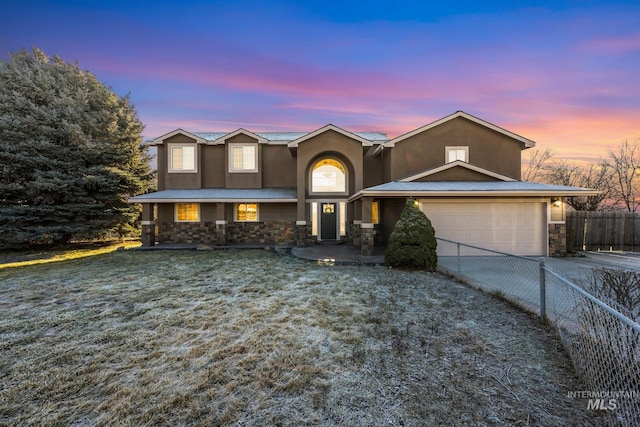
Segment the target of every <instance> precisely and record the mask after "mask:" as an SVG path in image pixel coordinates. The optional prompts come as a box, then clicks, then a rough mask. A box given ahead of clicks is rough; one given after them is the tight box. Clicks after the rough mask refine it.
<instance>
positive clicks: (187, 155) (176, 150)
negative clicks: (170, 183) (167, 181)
mask: <svg viewBox="0 0 640 427" xmlns="http://www.w3.org/2000/svg"><path fill="white" fill-rule="evenodd" d="M196 171H197V170H196V147H195V145H174V144H170V145H169V172H196Z"/></svg>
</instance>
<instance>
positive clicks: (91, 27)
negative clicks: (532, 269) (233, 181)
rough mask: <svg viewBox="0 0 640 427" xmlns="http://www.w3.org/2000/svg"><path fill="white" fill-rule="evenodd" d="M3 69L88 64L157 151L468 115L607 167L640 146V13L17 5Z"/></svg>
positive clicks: (546, 7)
mask: <svg viewBox="0 0 640 427" xmlns="http://www.w3.org/2000/svg"><path fill="white" fill-rule="evenodd" d="M0 10H1V11H2V26H0V58H2V59H3V60H6V59H8V57H9V54H10V53H11V52H15V51H17V50H19V49H21V48H27V49H29V48H31V47H33V46H35V47H38V48H40V49H42V50H44V51H45V53H47V54H49V55H53V54H57V55H58V56H60V57H62V58H63V59H64V60H67V61H77V62H78V64H79V66H80V68H82V69H87V70H89V71H91V72H93V73H94V74H95V75H96V76H97V78H98V79H99V80H101V81H102V82H104V83H105V84H107V85H109V86H111V87H112V88H113V89H114V90H115V91H116V92H117V93H119V94H121V95H124V94H127V93H130V94H131V100H132V102H133V103H134V104H135V106H136V109H137V111H138V113H139V116H140V118H141V120H142V121H143V122H144V123H145V125H146V129H145V132H144V134H145V138H153V137H156V136H160V135H162V134H164V133H166V132H169V131H171V130H174V129H176V128H178V127H180V128H184V129H186V130H190V131H232V130H235V129H237V128H239V127H244V128H246V129H248V130H252V131H282V130H290V131H313V130H315V129H317V128H319V127H321V126H323V125H326V124H328V123H332V124H335V125H337V126H340V127H343V128H345V129H348V130H352V131H383V132H387V133H388V135H389V136H390V137H393V136H397V135H400V134H403V133H405V132H408V131H411V130H413V129H415V128H417V127H420V126H422V125H425V124H427V123H429V122H432V121H434V120H437V119H439V118H441V117H444V116H447V115H449V114H451V113H453V112H455V111H457V110H463V111H465V112H467V113H469V114H472V115H475V116H477V117H479V118H481V119H484V120H487V121H489V122H491V123H494V124H496V125H498V126H501V127H503V128H506V129H508V130H510V131H512V132H515V133H518V134H520V135H522V136H525V137H527V138H529V139H532V140H534V141H536V143H537V147H538V148H541V149H545V148H551V149H552V150H553V151H554V152H555V153H556V157H559V158H566V159H575V160H581V159H597V158H598V157H600V156H606V154H607V150H608V149H609V148H613V147H615V146H617V145H618V144H620V143H621V142H623V141H624V140H629V141H634V140H637V139H640V2H638V1H637V0H634V1H616V0H607V1H590V0H574V1H567V0H556V1H517V0H514V1H503V2H500V1H491V0H489V1H457V2H429V1H404V0H395V1H388V2H387V1H375V0H372V1H360V0H358V1H348V0H342V1H334V0H312V1H294V0H286V1H278V0H275V1H266V0H264V1H263V0H229V1H194V2H189V1H186V0H185V1H180V2H177V1H158V2H156V1H121V0H111V1H91V0H88V1H82V0H77V1H66V2H61V1H32V0H24V1H15V0H8V1H7V0H5V1H4V2H3V3H2V6H1V9H0Z"/></svg>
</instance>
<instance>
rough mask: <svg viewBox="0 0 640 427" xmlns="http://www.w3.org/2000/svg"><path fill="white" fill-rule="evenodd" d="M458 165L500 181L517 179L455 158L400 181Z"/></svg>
mask: <svg viewBox="0 0 640 427" xmlns="http://www.w3.org/2000/svg"><path fill="white" fill-rule="evenodd" d="M457 167H462V168H466V169H469V170H472V171H474V172H478V173H481V174H482V175H486V176H490V177H491V178H495V179H497V180H499V181H516V179H513V178H511V177H509V176H506V175H502V174H499V173H497V172H493V171H490V170H487V169H483V168H481V167H479V166H475V165H472V164H471V163H467V162H463V161H462V160H455V161H453V162H450V163H446V164H444V165H442V166H438V167H435V168H432V169H427V170H426V171H423V172H420V173H418V174H415V175H411V176H408V177H406V178H403V179H401V180H400V182H412V181H415V180H416V179H420V178H424V177H425V176H430V175H435V174H437V173H439V172H442V171H445V170H448V169H452V168H457Z"/></svg>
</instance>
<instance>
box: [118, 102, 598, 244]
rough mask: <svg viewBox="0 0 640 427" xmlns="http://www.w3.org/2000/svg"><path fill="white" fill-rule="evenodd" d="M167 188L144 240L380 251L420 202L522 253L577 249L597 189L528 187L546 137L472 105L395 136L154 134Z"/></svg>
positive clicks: (146, 215)
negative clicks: (582, 202)
mask: <svg viewBox="0 0 640 427" xmlns="http://www.w3.org/2000/svg"><path fill="white" fill-rule="evenodd" d="M152 144H153V145H155V146H157V149H158V155H157V158H158V191H157V192H155V193H150V194H145V195H141V196H137V197H132V198H131V199H130V200H129V201H130V202H131V203H141V204H142V206H143V221H142V231H143V233H142V241H143V244H144V245H154V244H155V243H156V242H160V243H168V242H172V243H205V244H215V245H227V244H235V243H255V244H265V245H266V244H270V245H297V246H305V245H310V244H314V243H315V242H327V241H329V242H335V241H344V242H346V243H348V244H352V245H354V246H357V247H360V248H361V251H362V254H363V255H367V254H371V253H372V251H373V247H374V245H384V244H385V243H386V242H387V241H388V238H389V235H390V233H391V231H392V229H393V226H394V224H395V222H396V221H397V220H398V218H399V217H400V213H401V211H402V209H403V207H404V204H405V201H406V199H407V198H408V197H412V198H414V199H415V200H416V201H417V203H419V205H420V209H422V210H423V211H424V212H425V213H426V214H427V216H428V217H429V219H430V220H431V222H432V223H433V225H434V228H435V230H436V235H437V236H438V237H442V238H448V239H451V240H455V241H461V242H465V243H469V244H472V245H476V246H480V247H486V248H491V249H496V250H500V251H504V252H509V253H515V254H521V255H563V254H565V253H566V238H565V234H566V229H565V205H564V202H563V197H566V196H577V195H594V194H596V193H597V192H595V191H593V190H588V189H582V188H575V187H563V186H555V185H547V184H538V183H530V182H522V181H520V178H521V153H522V151H523V150H525V149H527V148H530V147H533V146H534V145H535V143H534V142H533V141H531V140H529V139H527V138H524V137H522V136H520V135H517V134H515V133H512V132H509V131H508V130H505V129H502V128H500V127H498V126H496V125H493V124H491V123H488V122H486V121H484V120H481V119H479V118H477V117H474V116H472V115H470V114H467V113H465V112H462V111H458V112H455V113H454V114H451V115H449V116H447V117H444V118H442V119H440V120H437V121H435V122H432V123H429V124H427V125H425V126H423V127H420V128H418V129H415V130H413V131H411V132H409V133H406V134H404V135H401V136H398V137H396V138H393V139H389V138H387V136H386V135H385V134H383V133H378V132H351V131H348V130H345V129H342V128H340V127H337V126H334V125H331V124H329V125H326V126H324V127H322V128H320V129H317V130H315V131H313V132H308V133H307V132H251V131H248V130H245V129H238V130H236V131H234V132H230V133H227V132H214V133H200V132H188V131H185V130H182V129H177V130H175V131H173V132H170V133H168V134H166V135H163V136H160V137H158V138H156V139H155V140H153V142H152Z"/></svg>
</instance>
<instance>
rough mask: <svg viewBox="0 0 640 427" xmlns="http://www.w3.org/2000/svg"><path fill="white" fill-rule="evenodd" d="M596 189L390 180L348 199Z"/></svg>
mask: <svg viewBox="0 0 640 427" xmlns="http://www.w3.org/2000/svg"><path fill="white" fill-rule="evenodd" d="M600 193H601V192H600V191H598V190H593V189H588V188H580V187H569V186H563V185H553V184H540V183H535V182H522V181H499V182H493V181H478V182H471V181H429V182H401V181H393V182H388V183H386V184H381V185H376V186H374V187H369V188H365V189H362V190H360V191H358V192H357V193H356V194H354V195H353V196H351V197H350V198H349V202H353V201H355V200H358V199H360V198H362V197H379V198H385V197H413V198H424V197H465V198H469V197H570V196H597V195H598V194H600Z"/></svg>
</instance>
